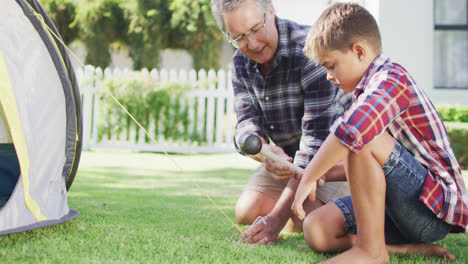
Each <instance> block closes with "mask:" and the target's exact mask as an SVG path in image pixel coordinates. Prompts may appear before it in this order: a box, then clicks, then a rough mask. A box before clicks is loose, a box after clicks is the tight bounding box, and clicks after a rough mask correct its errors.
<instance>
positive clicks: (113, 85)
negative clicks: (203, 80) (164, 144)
mask: <svg viewBox="0 0 468 264" xmlns="http://www.w3.org/2000/svg"><path fill="white" fill-rule="evenodd" d="M101 85H102V89H101V100H104V101H107V102H108V103H107V107H105V108H103V109H101V113H102V114H104V115H106V116H107V122H104V123H102V124H100V128H99V136H98V139H99V140H101V139H102V136H103V135H107V137H108V138H110V137H111V135H113V134H115V135H117V137H119V136H120V135H121V134H122V131H125V137H126V139H128V137H129V133H130V126H131V124H132V123H133V120H132V119H131V117H130V116H129V115H127V113H125V112H124V111H122V110H121V109H119V107H116V104H115V101H114V99H113V98H112V97H110V96H109V93H108V92H107V91H110V92H111V93H112V94H113V95H114V97H115V99H117V100H118V101H119V102H120V103H121V104H122V106H124V107H125V108H126V109H127V110H128V111H129V112H130V113H131V114H132V116H133V117H134V118H135V119H136V120H137V121H138V122H139V123H140V124H141V125H142V126H143V127H144V128H145V129H146V130H147V131H148V132H150V131H149V128H150V122H154V126H155V128H154V135H155V139H157V138H158V135H160V134H162V136H163V137H164V139H165V140H168V139H169V140H178V139H181V138H183V139H187V137H188V136H189V131H188V126H189V117H188V113H189V109H188V107H189V106H188V103H187V96H186V92H187V91H188V90H189V89H190V85H189V84H188V83H179V82H153V81H152V80H151V79H147V80H144V79H142V78H137V77H125V78H119V79H109V80H104V81H103V82H102V83H101ZM138 130H139V128H137V136H138ZM137 140H138V138H137ZM144 141H145V142H147V143H149V141H150V139H149V138H148V137H145V140H144Z"/></svg>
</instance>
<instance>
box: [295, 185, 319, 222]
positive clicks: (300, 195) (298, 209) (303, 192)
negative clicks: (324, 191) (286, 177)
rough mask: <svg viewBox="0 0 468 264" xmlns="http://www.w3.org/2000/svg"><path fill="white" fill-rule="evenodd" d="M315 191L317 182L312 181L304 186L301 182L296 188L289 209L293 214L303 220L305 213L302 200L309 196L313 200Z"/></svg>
mask: <svg viewBox="0 0 468 264" xmlns="http://www.w3.org/2000/svg"><path fill="white" fill-rule="evenodd" d="M316 191H317V182H313V183H312V184H309V185H308V186H306V185H305V184H303V183H302V182H301V183H300V184H299V187H298V188H297V191H296V195H295V197H294V202H293V204H292V206H291V210H292V212H293V214H294V215H296V216H297V217H298V218H299V219H300V220H304V218H305V216H306V213H305V211H304V207H303V205H304V201H305V199H307V197H309V199H310V200H311V201H312V202H313V201H315V192H316Z"/></svg>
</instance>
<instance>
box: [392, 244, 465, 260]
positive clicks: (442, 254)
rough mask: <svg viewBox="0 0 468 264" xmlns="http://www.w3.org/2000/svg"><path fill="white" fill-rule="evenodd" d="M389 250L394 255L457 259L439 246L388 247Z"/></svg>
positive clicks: (409, 245) (408, 245)
mask: <svg viewBox="0 0 468 264" xmlns="http://www.w3.org/2000/svg"><path fill="white" fill-rule="evenodd" d="M387 249H388V251H389V252H391V253H394V254H420V255H424V256H428V257H439V258H447V259H450V260H455V259H456V257H455V255H454V254H452V253H450V252H449V251H448V250H447V249H445V248H444V247H442V246H440V245H437V244H406V245H387Z"/></svg>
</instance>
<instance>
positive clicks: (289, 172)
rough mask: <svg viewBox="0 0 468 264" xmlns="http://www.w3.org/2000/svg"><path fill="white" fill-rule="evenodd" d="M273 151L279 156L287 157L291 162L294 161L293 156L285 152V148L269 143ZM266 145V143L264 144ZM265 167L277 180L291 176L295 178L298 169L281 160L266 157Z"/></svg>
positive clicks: (283, 179) (287, 178)
mask: <svg viewBox="0 0 468 264" xmlns="http://www.w3.org/2000/svg"><path fill="white" fill-rule="evenodd" d="M267 146H268V148H269V149H270V151H271V152H273V153H274V154H276V155H278V156H282V157H284V158H286V159H287V160H288V161H289V162H292V161H293V158H291V157H289V156H288V155H286V153H284V150H283V149H282V148H280V147H278V146H274V145H267ZM264 147H265V145H264ZM265 169H266V170H267V171H268V172H270V173H271V174H272V177H273V179H274V180H276V181H286V180H289V179H290V178H294V177H295V176H296V170H295V169H293V168H291V167H289V166H287V165H285V164H282V163H280V162H276V161H272V160H270V159H267V158H265Z"/></svg>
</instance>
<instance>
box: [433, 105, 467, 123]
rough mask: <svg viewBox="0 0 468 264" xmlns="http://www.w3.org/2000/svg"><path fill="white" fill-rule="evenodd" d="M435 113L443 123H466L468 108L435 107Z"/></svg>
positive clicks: (452, 106)
mask: <svg viewBox="0 0 468 264" xmlns="http://www.w3.org/2000/svg"><path fill="white" fill-rule="evenodd" d="M436 109H437V111H438V112H439V114H440V117H441V118H442V120H443V121H444V122H464V123H468V107H466V106H454V105H437V106H436Z"/></svg>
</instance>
